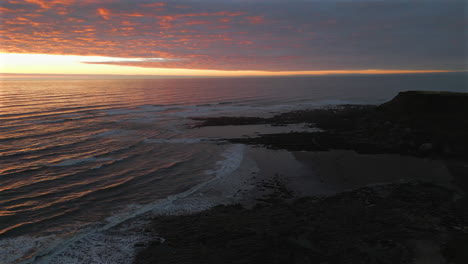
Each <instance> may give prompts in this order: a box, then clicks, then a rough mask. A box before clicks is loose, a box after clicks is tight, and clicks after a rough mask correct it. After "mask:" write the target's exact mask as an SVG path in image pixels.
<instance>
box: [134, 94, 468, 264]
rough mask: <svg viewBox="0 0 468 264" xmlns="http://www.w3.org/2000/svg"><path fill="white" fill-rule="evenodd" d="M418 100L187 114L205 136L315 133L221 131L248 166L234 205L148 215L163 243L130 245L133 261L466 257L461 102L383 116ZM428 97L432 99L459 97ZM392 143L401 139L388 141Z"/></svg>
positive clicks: (466, 169)
mask: <svg viewBox="0 0 468 264" xmlns="http://www.w3.org/2000/svg"><path fill="white" fill-rule="evenodd" d="M426 95H427V94H424V93H421V94H419V95H414V94H412V93H407V94H403V95H402V96H400V95H399V96H400V98H399V99H398V96H397V98H396V99H394V100H393V102H392V103H386V104H383V105H381V106H378V107H375V106H345V107H343V108H341V109H338V110H337V109H325V110H323V109H320V110H317V109H315V110H310V111H307V110H305V111H295V112H290V113H285V114H280V115H278V116H279V117H278V116H276V117H273V118H257V117H218V118H197V119H196V120H197V121H200V122H202V124H201V126H214V127H213V128H212V129H210V130H208V131H211V133H213V131H216V126H220V125H221V126H246V125H250V126H251V128H254V129H255V128H258V127H255V125H266V124H273V125H275V126H280V127H281V126H287V125H290V124H303V123H305V124H309V127H311V126H315V127H316V128H318V129H324V130H323V131H318V132H317V131H315V132H309V131H304V132H294V131H293V132H289V133H287V132H281V131H280V132H279V133H276V134H262V133H255V135H254V136H248V137H235V136H233V135H228V136H226V137H225V141H227V142H230V143H235V144H239V143H241V144H246V145H253V146H251V147H249V148H248V150H249V153H250V154H251V158H252V159H253V160H254V161H255V163H256V164H257V166H258V169H259V171H258V172H257V173H252V174H251V175H243V176H244V179H246V178H245V177H247V178H249V177H250V180H252V182H251V183H250V185H251V186H252V188H251V189H249V190H246V191H239V193H238V194H236V195H239V196H241V199H240V200H238V203H237V204H230V205H229V204H228V205H218V206H215V207H213V208H210V209H208V210H205V211H202V212H198V213H192V214H188V215H177V216H157V217H155V218H154V219H153V220H152V224H151V226H150V227H149V229H150V230H151V232H153V234H154V235H155V236H160V237H163V238H164V239H165V241H164V242H163V243H161V241H160V240H155V241H154V242H152V243H150V244H149V245H146V247H142V249H141V250H140V251H139V253H138V254H137V256H136V257H135V261H134V263H155V262H157V263H266V262H270V263H323V262H328V263H357V262H359V263H466V262H467V261H468V254H467V253H465V252H464V251H463V250H461V249H462V248H466V246H468V213H467V212H466V207H467V206H468V199H467V196H466V193H468V162H467V160H466V158H465V157H466V153H464V150H466V149H468V148H466V145H465V144H466V140H465V139H464V138H462V137H461V135H464V132H466V131H468V130H467V129H466V128H467V127H466V121H464V119H463V116H464V111H465V110H466V109H464V108H463V106H462V107H461V108H463V109H462V110H463V111H462V112H461V113H457V111H459V110H460V106H459V105H458V107H459V108H457V106H455V107H452V109H449V110H447V111H445V112H443V114H445V116H444V115H439V114H438V115H435V119H433V120H432V123H429V124H428V123H427V122H429V121H430V120H429V119H430V118H432V117H430V116H428V115H425V114H424V113H423V112H421V111H413V110H417V109H407V108H406V109H405V111H404V112H399V111H394V110H395V109H399V108H402V109H404V108H405V107H408V105H407V104H406V103H405V100H407V99H408V98H410V99H409V100H410V101H414V100H415V99H414V97H417V99H416V100H417V101H422V102H426V103H427V102H429V105H428V104H426V105H425V107H424V111H427V109H429V110H430V106H431V105H430V104H431V102H430V101H431V100H433V98H432V97H433V94H431V93H430V94H429V97H431V98H429V99H427V97H426ZM420 96H422V97H423V98H422V99H421V98H419V97H420ZM440 96H442V97H444V98H443V99H442V105H446V104H447V103H451V102H452V101H453V100H452V99H453V98H454V97H451V96H455V97H457V96H458V97H461V98H462V99H456V100H461V101H466V99H467V97H466V95H453V94H449V95H446V94H445V95H444V94H442V95H439V94H438V95H437V96H436V97H440ZM447 96H448V97H451V98H449V99H447V98H448V97H447ZM424 97H426V98H424ZM458 97H457V98H458ZM402 102H403V104H402ZM389 105H391V107H389ZM395 105H396V107H395ZM420 105H421V104H419V105H418V107H420ZM428 106H429V108H428ZM410 107H412V106H410ZM385 108H387V109H385ZM438 108H440V107H439V106H438ZM382 109H383V110H382ZM402 113H404V114H403V115H402ZM408 113H412V114H409V115H408ZM447 116H450V117H451V119H450V120H449V121H448V122H446V121H445V119H446V118H447ZM402 117H404V118H402ZM415 120H419V121H417V122H416V123H414V121H415ZM421 120H422V121H421ZM203 122H204V123H203ZM388 122H390V124H388ZM425 122H426V123H425ZM369 124H370V125H369ZM442 124H445V125H447V124H448V126H446V127H442V128H440V126H441V125H442ZM198 126H200V125H198ZM428 126H429V127H428ZM244 128H245V127H244ZM224 130H225V131H226V129H224ZM266 130H268V129H266ZM239 131H241V132H245V129H244V130H242V129H240V130H239ZM372 133H377V134H378V136H377V137H375V138H374V137H372V136H370V135H372ZM317 135H320V136H318V137H317ZM442 136H445V137H442ZM385 137H387V138H385ZM418 137H419V138H418ZM337 139H338V140H337ZM401 140H406V141H411V140H413V144H407V142H403V144H396V145H394V143H395V142H398V141H401ZM454 142H458V145H457V144H454ZM399 143H401V142H399ZM259 146H260V147H259Z"/></svg>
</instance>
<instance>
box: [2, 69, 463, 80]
mask: <svg viewBox="0 0 468 264" xmlns="http://www.w3.org/2000/svg"><path fill="white" fill-rule="evenodd" d="M236 72H245V74H240V75H233V74H232V73H236ZM462 72H468V70H376V69H369V70H324V71H290V72H288V71H281V72H267V71H225V73H226V74H225V75H222V74H219V75H176V74H174V75H172V74H171V75H155V74H131V75H130V74H129V75H126V74H71V73H1V72H0V79H40V78H44V79H47V78H66V79H71V78H89V79H102V78H114V79H123V78H129V79H145V78H146V79H168V78H228V77H231V78H232V77H294V76H297V77H300V76H303V77H306V76H326V75H392V74H430V73H462Z"/></svg>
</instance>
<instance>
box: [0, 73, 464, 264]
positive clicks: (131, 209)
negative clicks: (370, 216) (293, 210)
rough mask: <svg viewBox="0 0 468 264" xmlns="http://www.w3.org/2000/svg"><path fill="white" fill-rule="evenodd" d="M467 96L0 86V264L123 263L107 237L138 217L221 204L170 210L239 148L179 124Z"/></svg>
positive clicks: (365, 85) (196, 83)
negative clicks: (397, 97) (401, 97)
mask: <svg viewBox="0 0 468 264" xmlns="http://www.w3.org/2000/svg"><path fill="white" fill-rule="evenodd" d="M467 89H468V88H467V83H466V75H465V74H427V75H426V74H425V75H387V76H377V75H376V76H341V77H338V76H320V77H294V78H286V77H281V78H223V79H151V80H2V81H0V263H19V262H31V263H102V259H106V258H107V259H110V257H109V256H105V255H104V254H105V253H103V252H106V251H107V252H108V251H109V248H113V249H115V248H117V247H119V246H118V245H120V248H119V250H120V251H122V252H121V255H122V256H121V257H115V258H114V259H113V260H112V261H110V260H109V263H118V262H119V261H123V262H124V259H125V256H127V255H129V254H132V252H131V249H126V248H125V246H126V245H127V246H128V245H129V244H131V243H132V242H134V241H138V239H142V238H141V237H132V235H129V233H131V234H136V233H138V232H133V231H134V230H133V231H132V232H129V231H128V230H127V231H128V232H127V233H126V234H125V235H124V234H123V233H121V234H117V233H118V232H117V231H116V232H115V233H113V234H112V235H111V234H109V232H110V231H109V230H112V228H115V227H116V226H117V225H119V224H120V223H122V222H124V221H126V220H128V219H132V218H135V217H138V216H139V215H142V214H144V213H147V212H150V211H157V210H159V211H160V212H162V213H170V212H173V211H177V210H179V211H180V210H182V211H184V210H185V211H191V210H197V209H203V208H204V207H208V206H210V205H212V204H215V203H216V202H218V201H221V200H222V197H219V198H220V200H216V201H210V202H207V201H204V200H203V199H198V200H193V199H192V200H190V201H191V202H188V200H185V201H184V202H183V204H181V203H179V204H178V205H177V203H176V201H177V199H180V198H184V197H189V196H190V195H192V196H193V195H194V193H196V191H197V189H198V188H200V186H203V184H206V183H207V182H209V181H212V180H213V179H216V178H220V177H229V175H230V174H232V173H233V172H234V171H236V170H238V169H239V166H240V164H241V161H242V157H243V148H242V147H241V146H236V145H234V146H230V145H219V144H216V142H214V141H212V140H209V139H207V138H203V137H200V135H199V134H197V132H196V130H193V129H189V126H190V124H193V121H192V120H191V119H190V117H195V116H219V115H263V114H265V113H270V114H271V113H275V112H281V111H287V110H291V109H300V108H308V107H321V106H326V105H336V104H342V103H359V104H362V103H364V104H378V103H382V102H385V101H387V100H389V99H391V98H392V97H394V96H395V95H396V94H397V93H398V92H399V91H406V90H435V91H437V90H441V91H462V92H467V91H468V90H467ZM177 206H178V207H177ZM176 207H177V208H178V209H176ZM181 208H182V209H181ZM133 228H134V227H133ZM106 232H107V233H106ZM106 234H107V235H106ZM132 239H133V240H132ZM99 247H100V248H101V250H99ZM126 250H127V251H126ZM119 256H120V255H119Z"/></svg>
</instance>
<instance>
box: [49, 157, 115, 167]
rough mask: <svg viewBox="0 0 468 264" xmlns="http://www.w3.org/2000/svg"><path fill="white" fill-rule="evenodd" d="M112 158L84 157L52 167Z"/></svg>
mask: <svg viewBox="0 0 468 264" xmlns="http://www.w3.org/2000/svg"><path fill="white" fill-rule="evenodd" d="M110 160H112V159H110V158H96V157H89V158H83V159H69V160H65V161H63V162H60V163H58V164H54V165H51V166H52V167H64V166H73V165H76V164H79V163H83V162H101V161H110Z"/></svg>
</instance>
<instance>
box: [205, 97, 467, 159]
mask: <svg viewBox="0 0 468 264" xmlns="http://www.w3.org/2000/svg"><path fill="white" fill-rule="evenodd" d="M467 116H468V94H465V93H448V92H440V93H436V92H401V93H400V94H398V96H396V97H395V98H394V99H393V100H391V101H389V102H387V103H385V104H382V105H380V106H356V105H343V106H340V107H338V108H336V109H313V110H301V111H293V112H289V113H284V114H280V115H276V116H274V117H271V118H259V117H245V118H243V117H216V118H197V119H196V120H198V121H201V122H200V123H199V124H198V126H219V125H243V124H273V125H287V124H294V123H309V124H310V125H311V126H316V127H318V128H322V129H324V130H325V131H324V132H315V133H284V134H263V135H259V136H258V137H255V138H238V139H228V141H231V142H233V143H245V144H259V145H263V146H266V147H269V148H273V149H279V148H282V149H288V150H328V149H353V150H356V151H357V152H360V153H400V154H406V155H416V156H434V157H448V158H466V157H468V152H467V151H466V150H467V149H468V136H466V135H468V118H466V117H467Z"/></svg>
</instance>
